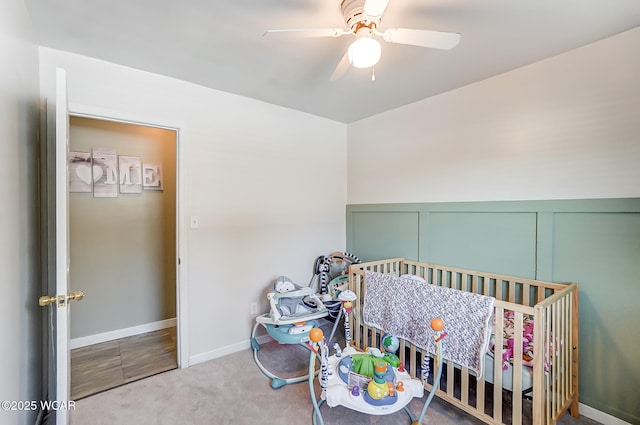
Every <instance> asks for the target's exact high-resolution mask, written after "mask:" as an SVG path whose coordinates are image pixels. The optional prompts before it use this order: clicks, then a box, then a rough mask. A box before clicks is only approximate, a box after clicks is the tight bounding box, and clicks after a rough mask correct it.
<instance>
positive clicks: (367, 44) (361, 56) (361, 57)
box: [347, 36, 382, 68]
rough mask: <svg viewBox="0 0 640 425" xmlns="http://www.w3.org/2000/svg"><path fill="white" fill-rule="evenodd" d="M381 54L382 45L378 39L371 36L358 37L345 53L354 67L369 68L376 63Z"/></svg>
mask: <svg viewBox="0 0 640 425" xmlns="http://www.w3.org/2000/svg"><path fill="white" fill-rule="evenodd" d="M381 54H382V47H381V46H380V43H379V42H378V40H375V39H373V38H371V37H366V36H365V37H358V39H356V41H354V42H353V43H351V46H349V50H347V55H348V56H349V63H351V65H353V66H354V67H356V68H370V67H372V66H373V65H375V64H377V63H378V61H379V60H380V55H381Z"/></svg>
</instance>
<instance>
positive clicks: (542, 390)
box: [349, 258, 578, 425]
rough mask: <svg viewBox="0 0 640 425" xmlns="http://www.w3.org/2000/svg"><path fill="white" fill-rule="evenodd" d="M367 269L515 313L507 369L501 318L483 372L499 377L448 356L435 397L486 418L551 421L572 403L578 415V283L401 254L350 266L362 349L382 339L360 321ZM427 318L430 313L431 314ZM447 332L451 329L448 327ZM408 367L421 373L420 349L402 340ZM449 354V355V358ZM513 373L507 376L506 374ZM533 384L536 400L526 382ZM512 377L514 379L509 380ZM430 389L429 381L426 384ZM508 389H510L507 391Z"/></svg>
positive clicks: (354, 323) (541, 424)
mask: <svg viewBox="0 0 640 425" xmlns="http://www.w3.org/2000/svg"><path fill="white" fill-rule="evenodd" d="M365 271H375V272H379V273H390V274H393V275H395V276H401V275H404V274H409V275H416V276H420V277H421V278H423V279H425V280H426V282H427V283H429V284H433V285H439V286H445V287H449V288H455V289H459V290H462V291H467V292H474V293H478V294H482V295H488V296H492V297H495V313H494V315H495V317H504V314H505V313H508V314H509V316H513V326H514V332H513V357H512V359H509V362H510V364H509V370H508V371H505V370H503V358H502V355H501V353H500V351H501V350H500V347H502V346H503V343H504V342H505V340H504V335H503V321H502V320H496V321H495V331H494V335H495V347H496V349H495V351H496V353H495V355H494V356H490V355H487V356H485V358H486V359H488V360H485V362H487V361H490V362H492V364H490V365H487V363H485V370H486V371H492V373H493V376H486V373H485V376H483V377H482V378H480V379H476V375H475V373H474V372H472V371H470V370H469V369H467V368H465V367H461V366H460V365H457V364H454V363H453V362H446V365H445V366H443V367H444V368H445V369H444V370H445V374H446V375H445V376H443V378H442V380H441V388H440V389H438V391H437V393H436V395H437V396H438V397H440V398H441V399H443V400H446V401H447V402H449V403H451V404H453V405H455V406H457V407H459V408H460V409H462V410H464V411H466V412H468V413H470V414H472V415H473V416H476V417H477V418H479V419H481V420H482V421H484V422H486V423H488V424H513V425H520V424H522V423H523V422H524V423H532V424H533V425H550V424H554V423H556V422H557V421H558V420H559V419H560V417H561V416H562V414H563V413H564V412H565V411H566V410H567V409H569V410H570V412H571V414H572V416H574V417H578V286H577V285H576V284H575V283H572V284H558V283H550V282H542V281H538V280H532V279H523V278H517V277H512V276H503V275H498V274H493V273H484V272H477V271H471V270H463V269H459V268H454V267H448V266H439V265H434V264H427V263H420V262H416V261H409V260H405V259H402V258H394V259H389V260H381V261H374V262H368V263H361V264H356V265H352V266H351V267H350V269H349V285H350V289H351V290H352V291H353V292H355V293H356V295H357V297H358V298H357V301H356V303H355V314H352V315H351V319H350V320H351V329H352V336H353V339H352V345H353V346H355V347H356V348H358V349H364V348H366V347H369V346H373V345H375V346H378V347H379V348H381V349H382V347H381V344H380V334H381V331H382V330H380V329H376V328H373V327H370V326H367V325H366V324H365V323H364V322H363V319H362V307H363V300H364V294H365V291H366V285H367V283H366V279H365ZM525 318H526V319H527V321H530V320H531V319H532V320H533V323H534V324H535V326H534V329H533V334H534V338H533V352H534V356H533V360H532V363H533V367H532V368H529V367H528V366H526V365H524V364H523V358H522V357H523V356H522V354H523V348H522V347H523V336H522V334H523V326H524V325H523V323H524V322H525ZM425 320H426V319H425ZM445 330H446V329H445ZM398 355H399V357H400V359H401V361H402V362H404V363H405V365H407V366H406V368H407V370H408V371H409V372H410V374H411V375H412V376H414V377H418V375H419V368H420V365H421V363H422V356H423V355H427V354H426V353H421V350H420V349H419V348H418V347H416V346H415V345H413V344H412V343H410V342H409V341H404V340H400V349H399V353H398ZM445 360H446V359H445ZM527 373H528V374H529V377H528V378H527V379H523V376H525V377H526V376H527ZM507 374H509V375H508V376H507ZM526 380H529V381H530V382H531V383H532V389H531V392H530V394H532V399H531V400H530V399H529V398H528V397H527V395H526V393H527V392H528V391H527V390H528V389H527V388H523V381H526ZM507 381H508V385H505V383H506V382H507ZM425 388H426V389H427V390H430V389H431V384H429V383H425ZM505 388H506V389H505Z"/></svg>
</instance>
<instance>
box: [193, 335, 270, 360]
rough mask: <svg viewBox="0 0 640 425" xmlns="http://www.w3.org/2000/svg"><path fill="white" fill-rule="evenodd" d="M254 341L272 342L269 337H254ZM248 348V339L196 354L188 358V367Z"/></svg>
mask: <svg viewBox="0 0 640 425" xmlns="http://www.w3.org/2000/svg"><path fill="white" fill-rule="evenodd" d="M256 341H258V343H259V344H260V345H262V344H265V343H267V342H269V341H273V338H271V337H270V336H269V335H262V336H258V337H256ZM248 348H251V340H249V339H247V340H245V341H241V342H239V343H237V344H232V345H227V346H225V347H222V348H218V349H216V350H211V351H207V352H206V353H201V354H196V355H195V356H191V357H189V366H193V365H195V364H198V363H204V362H207V361H209V360H213V359H217V358H218V357H222V356H226V355H228V354H233V353H237V352H238V351H242V350H246V349H248Z"/></svg>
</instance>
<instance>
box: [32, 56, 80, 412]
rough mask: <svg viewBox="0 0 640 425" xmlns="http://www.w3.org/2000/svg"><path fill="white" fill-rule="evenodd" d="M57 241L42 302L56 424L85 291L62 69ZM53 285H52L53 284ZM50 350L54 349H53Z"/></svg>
mask: <svg viewBox="0 0 640 425" xmlns="http://www.w3.org/2000/svg"><path fill="white" fill-rule="evenodd" d="M54 134H55V151H54V156H55V161H54V167H55V171H54V175H55V187H54V188H53V190H54V191H55V210H54V215H55V242H54V243H53V244H51V245H50V249H54V250H55V294H49V295H44V296H42V297H40V305H42V306H48V307H47V308H50V309H53V310H54V311H52V312H51V313H52V314H51V316H53V317H52V319H53V318H55V319H54V320H55V322H54V323H52V324H51V327H50V328H49V329H50V330H49V332H51V335H49V338H50V341H51V344H53V353H52V354H53V356H54V357H55V359H52V361H51V362H50V364H51V365H52V367H53V369H54V370H53V373H51V374H50V375H49V376H50V377H51V378H53V379H55V381H56V382H55V385H52V386H51V387H54V388H55V397H54V396H53V395H51V394H50V396H49V402H50V406H51V409H52V410H53V411H54V412H55V418H56V420H55V423H56V425H66V424H68V419H69V418H68V408H69V401H70V400H69V397H70V381H71V375H70V367H69V364H70V359H69V301H71V300H74V299H75V300H80V299H82V297H83V296H84V294H83V293H82V291H76V292H73V293H72V292H69V214H68V211H69V185H68V166H67V156H68V150H69V112H68V102H67V81H66V73H65V71H64V70H63V69H59V68H58V69H56V101H55V133H54ZM50 287H53V285H50ZM50 353H51V352H50Z"/></svg>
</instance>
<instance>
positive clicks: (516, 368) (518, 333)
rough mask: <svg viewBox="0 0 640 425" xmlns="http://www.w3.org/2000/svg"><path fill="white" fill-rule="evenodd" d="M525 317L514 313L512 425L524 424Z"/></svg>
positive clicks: (517, 312)
mask: <svg viewBox="0 0 640 425" xmlns="http://www.w3.org/2000/svg"><path fill="white" fill-rule="evenodd" d="M523 321H524V316H523V314H522V313H521V312H519V311H516V312H515V313H514V328H513V365H512V367H513V388H512V390H513V391H512V393H513V395H512V400H513V404H512V409H511V416H512V418H511V419H512V424H513V425H521V424H522V345H523V340H522V331H523Z"/></svg>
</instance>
